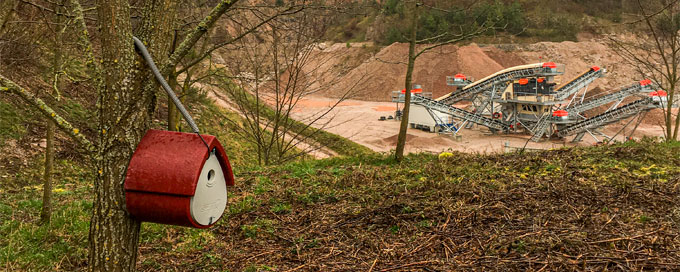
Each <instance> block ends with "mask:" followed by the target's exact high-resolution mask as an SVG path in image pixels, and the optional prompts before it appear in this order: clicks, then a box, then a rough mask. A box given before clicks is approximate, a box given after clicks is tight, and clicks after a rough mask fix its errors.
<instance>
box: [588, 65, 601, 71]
mask: <svg viewBox="0 0 680 272" xmlns="http://www.w3.org/2000/svg"><path fill="white" fill-rule="evenodd" d="M590 70H593V71H595V72H597V71H599V70H600V67H599V66H593V67H590Z"/></svg>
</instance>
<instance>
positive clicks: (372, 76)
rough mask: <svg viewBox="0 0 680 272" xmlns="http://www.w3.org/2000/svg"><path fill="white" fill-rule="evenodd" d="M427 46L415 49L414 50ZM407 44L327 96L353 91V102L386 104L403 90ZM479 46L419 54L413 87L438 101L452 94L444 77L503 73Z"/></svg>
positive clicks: (383, 53)
mask: <svg viewBox="0 0 680 272" xmlns="http://www.w3.org/2000/svg"><path fill="white" fill-rule="evenodd" d="M425 46H426V45H420V46H418V48H417V50H420V49H422V48H424V47H425ZM499 54H500V55H501V56H500V57H499V59H502V60H504V61H505V60H507V61H506V62H507V63H513V64H514V63H517V62H520V61H518V59H519V57H517V56H513V54H512V53H507V52H503V53H499ZM407 58H408V44H405V43H394V44H392V45H390V46H387V47H385V48H383V49H382V50H380V52H378V53H377V54H376V55H375V56H374V57H372V58H370V59H368V60H367V61H366V62H364V63H362V64H361V65H359V66H357V67H356V68H354V69H352V70H351V71H349V73H347V74H346V75H345V76H344V77H343V78H342V79H341V80H340V81H339V82H338V84H337V85H335V86H334V87H333V88H331V89H330V91H329V92H328V94H329V95H331V96H333V95H335V96H336V97H337V96H339V95H340V94H342V93H344V92H346V90H348V89H351V88H352V87H355V88H356V89H357V90H358V91H357V92H356V95H354V96H353V98H356V99H361V100H371V101H389V99H390V94H391V93H392V92H393V91H397V90H401V89H403V88H404V78H405V76H406V63H407ZM503 68H504V66H502V65H500V64H498V63H497V62H496V61H495V60H494V59H492V58H490V57H489V56H488V55H487V54H486V53H485V52H484V51H483V50H482V49H481V48H480V47H479V46H477V45H476V44H471V45H467V46H462V47H458V46H455V45H445V46H442V47H439V48H436V49H433V50H430V51H428V52H426V53H424V54H422V55H421V56H420V57H418V59H417V60H416V64H415V67H414V70H413V83H414V84H420V85H422V86H423V90H424V91H426V92H432V93H433V96H434V97H439V96H442V95H444V94H447V93H449V92H451V91H453V90H454V87H451V86H447V85H446V77H447V76H452V75H455V74H457V73H464V74H466V75H468V76H470V77H474V78H482V77H485V76H487V75H489V74H492V73H495V72H497V71H498V70H501V69H503Z"/></svg>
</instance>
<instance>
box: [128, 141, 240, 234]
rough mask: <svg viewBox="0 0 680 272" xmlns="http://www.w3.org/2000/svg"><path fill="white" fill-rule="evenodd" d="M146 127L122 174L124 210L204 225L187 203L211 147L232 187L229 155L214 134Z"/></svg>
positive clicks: (167, 221)
mask: <svg viewBox="0 0 680 272" xmlns="http://www.w3.org/2000/svg"><path fill="white" fill-rule="evenodd" d="M202 136H203V139H205V141H206V143H207V144H208V146H209V147H210V150H208V148H207V147H206V146H205V144H204V143H203V142H202V141H201V139H200V138H199V137H198V135H196V134H193V133H181V132H172V131H161V130H149V131H148V132H147V133H146V135H145V136H144V138H142V141H141V142H140V143H139V144H138V145H137V149H136V150H135V153H134V154H133V156H132V159H131V160H130V165H129V166H128V169H127V173H126V177H125V186H124V187H125V200H126V206H127V209H128V212H129V213H130V214H131V215H132V216H133V217H134V218H136V219H138V220H141V221H146V222H155V223H160V224H169V225H178V226H187V227H195V228H208V227H210V226H211V225H213V224H214V223H215V222H216V221H218V220H219V218H218V219H217V220H215V222H212V223H211V224H210V225H201V224H198V223H197V222H196V221H195V220H194V219H193V218H192V215H191V211H190V204H191V203H190V202H191V198H192V196H193V195H194V193H195V191H196V184H197V182H198V179H199V175H200V174H201V170H202V169H203V165H204V164H205V162H206V160H207V159H208V157H209V156H210V153H211V152H210V151H211V150H215V154H216V156H217V159H218V161H219V164H220V166H221V168H222V172H223V174H224V179H225V182H226V184H227V186H234V174H233V172H232V169H231V165H230V164H229V158H228V157H227V155H226V153H225V152H224V148H223V147H222V145H221V144H220V142H219V141H218V140H217V138H216V137H214V136H211V135H202Z"/></svg>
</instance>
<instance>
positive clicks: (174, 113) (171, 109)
mask: <svg viewBox="0 0 680 272" xmlns="http://www.w3.org/2000/svg"><path fill="white" fill-rule="evenodd" d="M168 84H169V85H170V88H172V89H173V90H174V91H175V92H176V91H177V86H178V85H179V84H177V75H176V74H175V73H174V72H172V73H170V77H169V78H168ZM178 114H179V111H178V110H177V106H175V104H174V103H173V102H172V99H168V130H169V131H179V118H178Z"/></svg>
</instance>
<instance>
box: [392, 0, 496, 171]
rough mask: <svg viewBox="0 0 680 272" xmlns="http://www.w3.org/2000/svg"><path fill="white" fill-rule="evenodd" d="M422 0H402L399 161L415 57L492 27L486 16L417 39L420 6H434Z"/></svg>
mask: <svg viewBox="0 0 680 272" xmlns="http://www.w3.org/2000/svg"><path fill="white" fill-rule="evenodd" d="M423 2H424V1H422V0H411V1H404V7H405V8H406V9H407V13H408V15H409V16H408V17H409V18H408V19H409V28H408V33H409V34H408V41H409V47H408V64H407V68H406V78H405V79H404V90H406V92H405V94H404V108H403V110H402V117H401V118H402V119H401V123H400V125H399V136H398V138H397V149H396V152H395V159H396V160H397V161H401V160H402V159H403V158H404V148H405V147H406V132H407V130H408V118H409V111H410V108H411V92H410V90H411V88H412V86H411V79H412V76H413V68H414V66H415V62H416V59H417V58H418V57H419V56H420V55H422V54H423V53H425V52H427V51H429V50H432V49H435V48H437V47H440V46H443V45H447V44H453V43H457V42H460V41H463V40H466V39H469V38H471V37H474V36H477V35H480V34H482V33H484V32H486V31H487V30H490V29H492V26H491V25H492V24H493V22H494V20H493V19H492V18H487V21H485V23H484V24H482V25H479V26H477V25H475V24H474V22H470V23H469V24H470V26H471V27H470V26H468V27H462V26H461V27H459V28H458V29H455V28H452V29H451V31H450V32H448V31H447V32H444V33H441V34H439V35H436V36H434V37H428V38H424V39H421V40H418V39H417V37H416V33H417V30H418V20H419V9H421V8H436V7H432V6H427V5H425V7H423ZM417 44H426V45H424V47H422V48H419V49H418V50H416V45H417Z"/></svg>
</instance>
